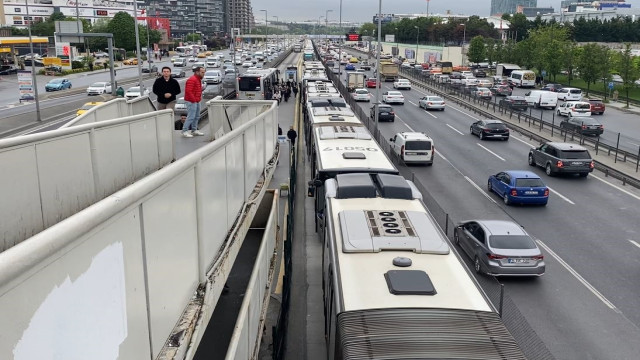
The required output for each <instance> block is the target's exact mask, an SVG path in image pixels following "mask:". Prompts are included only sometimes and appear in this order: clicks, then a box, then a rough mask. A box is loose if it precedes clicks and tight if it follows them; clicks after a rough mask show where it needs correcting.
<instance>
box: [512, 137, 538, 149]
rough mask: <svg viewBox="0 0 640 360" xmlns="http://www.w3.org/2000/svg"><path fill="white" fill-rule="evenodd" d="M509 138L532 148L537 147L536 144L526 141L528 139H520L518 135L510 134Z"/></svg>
mask: <svg viewBox="0 0 640 360" xmlns="http://www.w3.org/2000/svg"><path fill="white" fill-rule="evenodd" d="M509 138H511V139H513V140H517V141H520V142H521V143H523V144H525V145H527V146H530V147H532V148H533V147H536V146H535V145H531V144H529V143H528V142H526V141H524V140H522V139H518V138H517V137H514V136H509Z"/></svg>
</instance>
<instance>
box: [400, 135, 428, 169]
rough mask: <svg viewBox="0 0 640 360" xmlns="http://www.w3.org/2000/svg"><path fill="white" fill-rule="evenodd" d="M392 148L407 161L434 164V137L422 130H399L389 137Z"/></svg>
mask: <svg viewBox="0 0 640 360" xmlns="http://www.w3.org/2000/svg"><path fill="white" fill-rule="evenodd" d="M389 145H390V146H391V150H392V151H393V152H394V153H395V154H396V155H397V156H398V157H399V158H400V159H402V161H404V162H405V163H413V164H424V165H428V166H431V165H433V157H434V155H435V151H436V148H435V145H434V144H433V139H431V138H430V137H428V136H427V135H426V134H425V133H421V132H399V133H397V134H395V136H394V137H392V138H390V139H389Z"/></svg>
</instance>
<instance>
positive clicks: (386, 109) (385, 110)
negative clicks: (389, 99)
mask: <svg viewBox="0 0 640 360" xmlns="http://www.w3.org/2000/svg"><path fill="white" fill-rule="evenodd" d="M378 111H380V112H392V111H393V110H392V109H391V107H388V106H378Z"/></svg>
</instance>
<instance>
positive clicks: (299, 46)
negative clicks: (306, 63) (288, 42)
mask: <svg viewBox="0 0 640 360" xmlns="http://www.w3.org/2000/svg"><path fill="white" fill-rule="evenodd" d="M300 51H302V44H295V45H293V52H300Z"/></svg>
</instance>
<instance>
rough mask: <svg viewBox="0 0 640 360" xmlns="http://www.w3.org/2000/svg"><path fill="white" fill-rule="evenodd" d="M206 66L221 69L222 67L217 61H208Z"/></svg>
mask: <svg viewBox="0 0 640 360" xmlns="http://www.w3.org/2000/svg"><path fill="white" fill-rule="evenodd" d="M205 65H206V66H207V67H208V68H219V67H220V63H219V62H217V61H215V60H207V62H206V63H205Z"/></svg>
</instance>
